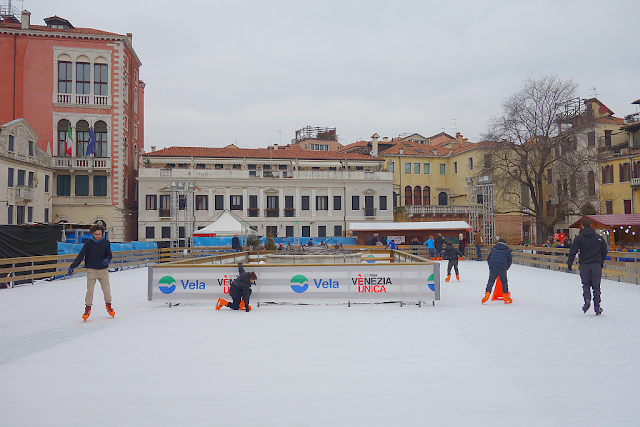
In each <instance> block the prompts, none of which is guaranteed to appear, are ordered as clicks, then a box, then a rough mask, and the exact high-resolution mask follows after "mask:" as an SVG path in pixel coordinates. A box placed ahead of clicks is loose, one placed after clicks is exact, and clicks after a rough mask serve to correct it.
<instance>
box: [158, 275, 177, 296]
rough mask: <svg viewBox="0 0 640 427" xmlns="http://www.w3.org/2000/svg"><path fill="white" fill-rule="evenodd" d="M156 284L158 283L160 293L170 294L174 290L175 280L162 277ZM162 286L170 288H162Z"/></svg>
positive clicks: (169, 277)
mask: <svg viewBox="0 0 640 427" xmlns="http://www.w3.org/2000/svg"><path fill="white" fill-rule="evenodd" d="M158 282H159V283H160V292H162V293H163V294H170V293H172V292H173V291H175V290H176V285H175V283H176V279H174V278H173V277H171V276H164V277H163V278H161V279H160V280H159V281H158ZM162 284H165V285H170V286H162Z"/></svg>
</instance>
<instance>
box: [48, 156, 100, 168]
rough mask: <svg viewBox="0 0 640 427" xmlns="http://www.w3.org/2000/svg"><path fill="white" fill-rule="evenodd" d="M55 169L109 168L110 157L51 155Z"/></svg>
mask: <svg viewBox="0 0 640 427" xmlns="http://www.w3.org/2000/svg"><path fill="white" fill-rule="evenodd" d="M52 163H53V164H52V166H53V168H55V169H71V170H87V171H88V170H105V171H107V170H111V159H110V158H108V157H66V156H60V157H53V158H52Z"/></svg>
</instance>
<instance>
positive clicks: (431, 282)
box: [427, 274, 436, 292]
mask: <svg viewBox="0 0 640 427" xmlns="http://www.w3.org/2000/svg"><path fill="white" fill-rule="evenodd" d="M427 286H429V289H431V290H432V291H434V292H435V290H436V281H435V279H434V278H433V274H432V275H431V276H429V278H428V279H427Z"/></svg>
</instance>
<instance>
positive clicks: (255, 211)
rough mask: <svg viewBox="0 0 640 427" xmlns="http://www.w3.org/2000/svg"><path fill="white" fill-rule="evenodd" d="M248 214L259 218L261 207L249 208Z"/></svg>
mask: <svg viewBox="0 0 640 427" xmlns="http://www.w3.org/2000/svg"><path fill="white" fill-rule="evenodd" d="M247 216H248V217H250V218H258V217H259V216H260V208H249V209H247Z"/></svg>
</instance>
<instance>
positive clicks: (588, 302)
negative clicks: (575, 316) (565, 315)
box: [582, 301, 591, 313]
mask: <svg viewBox="0 0 640 427" xmlns="http://www.w3.org/2000/svg"><path fill="white" fill-rule="evenodd" d="M589 307H591V301H587V302H585V303H584V305H583V306H582V312H583V313H586V312H587V310H589Z"/></svg>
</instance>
